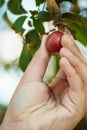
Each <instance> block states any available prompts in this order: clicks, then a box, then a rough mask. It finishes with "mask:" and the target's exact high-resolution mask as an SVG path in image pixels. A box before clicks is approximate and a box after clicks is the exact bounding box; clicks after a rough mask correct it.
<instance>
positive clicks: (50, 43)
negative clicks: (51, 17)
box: [46, 31, 63, 53]
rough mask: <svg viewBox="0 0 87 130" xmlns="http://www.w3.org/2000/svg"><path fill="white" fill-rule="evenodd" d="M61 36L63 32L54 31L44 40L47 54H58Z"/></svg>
mask: <svg viewBox="0 0 87 130" xmlns="http://www.w3.org/2000/svg"><path fill="white" fill-rule="evenodd" d="M62 36H63V32H60V31H55V32H53V33H51V34H50V35H49V36H48V38H47V40H46V47H47V49H48V50H49V52H51V53H52V52H59V51H60V49H61V47H62V45H61V37H62Z"/></svg>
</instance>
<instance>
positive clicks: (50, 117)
mask: <svg viewBox="0 0 87 130" xmlns="http://www.w3.org/2000/svg"><path fill="white" fill-rule="evenodd" d="M58 77H59V80H58V79H57V82H55V83H53V88H52V89H51V88H50V87H49V86H48V85H46V84H45V83H43V82H37V81H32V82H29V83H26V82H24V85H23V86H22V87H21V89H20V87H19V88H18V89H17V92H16V93H15V97H13V99H12V101H11V103H10V110H9V109H8V112H10V115H11V118H13V120H15V121H16V122H18V124H19V126H20V127H21V129H22V124H21V125H20V123H21V122H22V123H25V122H27V128H26V126H25V128H24V129H35V130H39V129H42V130H68V129H69V124H70V128H71V124H72V129H73V128H74V127H75V124H76V120H75V122H74V120H72V117H74V115H76V114H77V110H76V108H77V106H78V104H77V102H74V101H75V100H74V98H73V92H70V91H71V90H70V86H69V84H68V82H67V80H66V78H65V77H64V75H63V74H62V73H61V72H60V73H59V74H58ZM58 77H57V78H58ZM64 78H65V79H64ZM58 86H59V87H58ZM61 88H62V89H61ZM25 93H26V96H25ZM74 94H75V93H74ZM21 97H22V98H21ZM77 116H78V115H77ZM71 122H72V123H71ZM57 123H58V125H57ZM32 124H34V125H33V128H32ZM67 126H68V128H67Z"/></svg>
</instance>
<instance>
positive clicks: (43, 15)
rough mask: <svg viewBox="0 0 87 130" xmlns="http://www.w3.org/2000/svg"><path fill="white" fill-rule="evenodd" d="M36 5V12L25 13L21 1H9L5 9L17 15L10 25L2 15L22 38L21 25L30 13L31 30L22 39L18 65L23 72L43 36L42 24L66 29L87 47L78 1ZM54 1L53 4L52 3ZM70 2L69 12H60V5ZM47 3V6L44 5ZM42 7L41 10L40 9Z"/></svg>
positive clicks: (41, 0)
mask: <svg viewBox="0 0 87 130" xmlns="http://www.w3.org/2000/svg"><path fill="white" fill-rule="evenodd" d="M33 1H34V2H35V3H36V7H38V9H37V10H29V12H27V11H26V10H25V9H24V8H23V5H22V2H23V0H9V1H8V3H7V9H8V10H10V12H11V13H13V14H15V15H17V16H18V15H19V17H18V18H17V19H16V21H15V22H14V23H11V22H10V21H9V19H8V16H7V15H6V12H5V15H4V18H5V20H7V22H8V23H10V24H9V25H10V26H11V27H12V28H13V29H14V30H15V31H16V33H19V34H20V35H21V36H22V37H23V34H24V32H25V29H24V28H23V24H24V22H25V20H26V18H27V14H28V13H30V14H31V16H30V19H31V20H32V22H31V20H29V21H28V26H30V27H33V29H32V30H31V31H29V32H27V34H26V35H25V37H24V38H23V39H24V40H23V50H22V53H21V56H20V60H19V65H20V67H21V69H22V70H23V71H25V69H26V67H27V65H28V63H29V62H30V60H31V58H32V56H33V55H34V53H35V51H36V50H37V49H38V48H39V46H40V42H41V36H42V35H43V34H45V33H46V32H45V28H44V25H43V23H44V22H49V21H50V20H53V21H54V23H53V24H54V26H58V28H59V29H60V30H62V31H65V29H66V28H67V29H68V30H69V31H70V32H71V33H72V35H73V36H74V37H75V38H76V39H78V40H79V41H80V42H81V43H83V45H87V19H86V18H83V17H82V16H80V15H79V14H80V12H81V10H80V7H79V5H78V0H33ZM53 1H54V3H53ZM4 2H5V0H0V6H2V5H3V4H4ZM63 2H65V4H66V2H70V3H71V5H72V8H71V10H70V11H69V12H65V13H62V12H61V3H63ZM46 3H48V4H46ZM40 6H42V8H40Z"/></svg>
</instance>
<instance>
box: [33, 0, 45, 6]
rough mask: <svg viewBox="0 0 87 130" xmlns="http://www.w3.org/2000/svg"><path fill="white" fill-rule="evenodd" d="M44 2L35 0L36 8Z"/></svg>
mask: <svg viewBox="0 0 87 130" xmlns="http://www.w3.org/2000/svg"><path fill="white" fill-rule="evenodd" d="M45 1H46V0H35V2H36V6H39V5H40V4H42V3H43V2H45Z"/></svg>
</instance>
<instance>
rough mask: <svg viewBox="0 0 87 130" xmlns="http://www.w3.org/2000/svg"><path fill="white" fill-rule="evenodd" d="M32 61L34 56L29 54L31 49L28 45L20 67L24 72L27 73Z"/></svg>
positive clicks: (25, 46)
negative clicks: (26, 70)
mask: <svg viewBox="0 0 87 130" xmlns="http://www.w3.org/2000/svg"><path fill="white" fill-rule="evenodd" d="M31 59H32V56H31V55H30V54H29V48H28V46H27V45H24V46H23V50H22V53H21V56H20V59H19V66H20V68H21V69H22V70H23V71H25V69H26V68H27V66H28V64H29V62H30V61H31Z"/></svg>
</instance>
